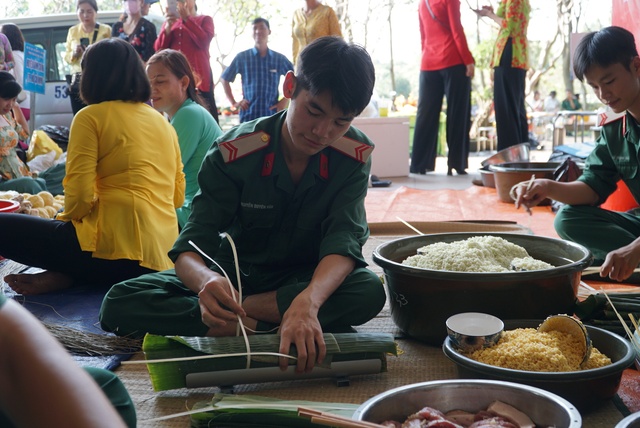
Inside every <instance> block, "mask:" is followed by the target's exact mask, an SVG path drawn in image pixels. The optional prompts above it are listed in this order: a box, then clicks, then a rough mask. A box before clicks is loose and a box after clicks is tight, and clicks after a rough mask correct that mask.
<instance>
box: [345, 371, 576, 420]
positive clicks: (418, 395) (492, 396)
mask: <svg viewBox="0 0 640 428" xmlns="http://www.w3.org/2000/svg"><path fill="white" fill-rule="evenodd" d="M496 400H499V401H502V402H504V403H506V404H509V405H511V406H513V407H515V408H516V409H518V410H520V411H521V412H524V413H525V414H526V415H527V416H529V418H531V419H532V420H533V422H535V424H536V426H539V427H556V428H579V427H581V426H582V417H581V416H580V413H579V412H578V410H577V409H576V408H575V407H574V406H573V405H572V404H571V403H569V402H568V401H567V400H565V399H563V398H562V397H559V396H557V395H555V394H552V393H550V392H547V391H544V390H542V389H538V388H531V387H527V386H525V385H518V384H515V383H511V382H502V381H492V380H457V379H454V380H439V381H431V382H421V383H415V384H411V385H406V386H401V387H399V388H395V389H391V390H389V391H386V392H383V393H381V394H378V395H376V396H375V397H373V398H370V399H369V400H367V401H366V402H364V403H363V404H362V405H361V406H360V407H358V409H357V410H356V411H355V413H354V415H353V419H355V420H357V421H367V422H374V423H381V422H384V421H387V420H396V421H399V422H404V420H405V419H406V418H407V417H408V416H409V415H411V414H413V413H415V412H417V411H418V410H420V409H422V408H423V407H425V406H429V407H432V408H434V409H436V410H440V411H441V412H445V413H446V412H448V411H451V410H456V409H457V410H465V411H468V412H477V411H479V410H483V409H486V408H487V407H488V406H489V405H490V404H491V403H492V402H494V401H496Z"/></svg>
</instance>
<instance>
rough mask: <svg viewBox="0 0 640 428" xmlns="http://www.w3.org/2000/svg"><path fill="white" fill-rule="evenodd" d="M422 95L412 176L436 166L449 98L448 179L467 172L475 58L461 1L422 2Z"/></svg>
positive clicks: (414, 137)
mask: <svg viewBox="0 0 640 428" xmlns="http://www.w3.org/2000/svg"><path fill="white" fill-rule="evenodd" d="M418 14H419V18H420V39H421V42H422V61H421V64H420V93H419V97H418V112H417V114H416V126H415V131H414V135H413V149H412V151H411V168H410V172H411V173H414V174H425V173H427V172H429V171H433V170H434V169H435V165H436V156H437V145H438V144H437V143H438V127H439V123H440V111H441V110H442V97H443V95H444V96H446V98H447V146H448V148H449V155H448V175H452V171H453V170H455V171H456V172H457V173H458V174H459V175H464V174H466V173H467V172H466V171H465V169H466V168H467V167H468V160H469V129H470V125H471V79H472V78H473V74H474V71H475V65H474V60H473V56H472V55H471V52H470V51H469V46H468V45H467V39H466V36H465V34H464V30H463V28H462V23H461V22H460V1H459V0H420V3H419V7H418Z"/></svg>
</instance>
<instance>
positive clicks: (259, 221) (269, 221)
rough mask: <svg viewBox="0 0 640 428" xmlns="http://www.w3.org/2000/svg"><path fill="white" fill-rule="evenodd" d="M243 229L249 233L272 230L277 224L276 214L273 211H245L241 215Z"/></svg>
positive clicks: (266, 209)
mask: <svg viewBox="0 0 640 428" xmlns="http://www.w3.org/2000/svg"><path fill="white" fill-rule="evenodd" d="M240 220H241V221H242V225H243V228H244V229H245V230H247V231H254V232H255V231H259V230H261V229H267V230H271V229H273V226H274V225H275V224H276V214H275V212H274V210H273V209H268V208H265V209H256V208H252V209H243V210H242V212H241V214H240Z"/></svg>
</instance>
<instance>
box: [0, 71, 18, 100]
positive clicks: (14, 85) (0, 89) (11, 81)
mask: <svg viewBox="0 0 640 428" xmlns="http://www.w3.org/2000/svg"><path fill="white" fill-rule="evenodd" d="M21 91H22V87H21V86H20V84H19V83H18V82H16V78H15V77H13V75H12V74H11V73H9V72H8V71H0V98H4V99H5V100H10V99H11V98H15V97H17V96H18V94H19V93H20V92H21Z"/></svg>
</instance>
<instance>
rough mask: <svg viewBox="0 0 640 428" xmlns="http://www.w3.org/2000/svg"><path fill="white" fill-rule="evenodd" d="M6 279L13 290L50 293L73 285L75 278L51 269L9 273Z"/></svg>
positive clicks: (27, 293) (28, 293) (27, 292)
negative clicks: (30, 272)
mask: <svg viewBox="0 0 640 428" xmlns="http://www.w3.org/2000/svg"><path fill="white" fill-rule="evenodd" d="M4 281H5V282H6V283H7V284H8V285H9V287H11V289H12V290H13V291H15V292H16V293H19V294H24V295H31V294H44V293H50V292H52V291H59V290H64V289H66V288H70V287H71V286H72V285H73V279H72V278H71V277H70V276H68V275H66V274H64V273H60V272H51V271H44V272H40V273H33V274H24V273H23V274H12V275H7V276H5V277H4Z"/></svg>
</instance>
